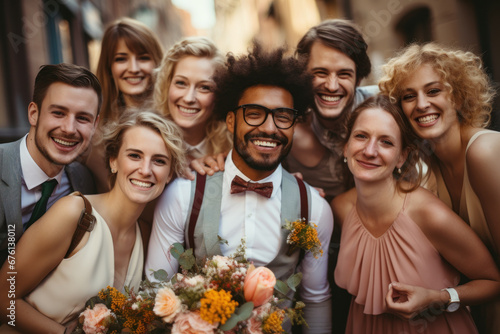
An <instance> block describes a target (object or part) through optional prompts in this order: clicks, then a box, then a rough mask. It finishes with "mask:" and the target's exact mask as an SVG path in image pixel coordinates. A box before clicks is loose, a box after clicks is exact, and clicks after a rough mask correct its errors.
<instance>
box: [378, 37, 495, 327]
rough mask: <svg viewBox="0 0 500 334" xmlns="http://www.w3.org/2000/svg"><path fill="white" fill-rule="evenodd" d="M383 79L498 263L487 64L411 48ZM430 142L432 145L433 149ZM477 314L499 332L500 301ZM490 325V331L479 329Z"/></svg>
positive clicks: (453, 203)
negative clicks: (487, 128) (485, 67)
mask: <svg viewBox="0 0 500 334" xmlns="http://www.w3.org/2000/svg"><path fill="white" fill-rule="evenodd" d="M384 71H385V76H384V77H383V78H382V79H381V81H380V82H379V87H380V90H381V93H382V94H386V95H389V96H390V97H391V99H392V100H393V102H396V103H398V104H399V105H400V107H401V108H402V109H403V111H404V113H405V115H406V116H407V117H408V119H409V121H410V123H411V125H412V127H413V129H414V130H415V132H416V133H417V135H418V136H419V137H420V138H421V139H423V140H424V143H425V144H423V145H422V146H421V147H422V148H423V149H422V150H421V154H422V155H423V156H424V158H428V163H429V164H430V167H431V169H430V170H431V171H432V172H433V175H434V176H435V178H436V183H437V194H438V196H439V198H440V199H442V200H443V201H444V202H445V203H446V204H447V205H448V206H449V207H450V208H452V209H453V211H455V212H456V213H457V214H459V215H460V217H461V218H462V219H463V220H465V221H466V222H467V223H468V224H469V225H470V226H471V227H472V229H473V230H474V231H475V232H476V234H477V235H478V236H479V237H480V238H481V240H482V241H483V242H484V243H485V244H486V246H487V247H488V249H489V250H490V252H491V254H492V255H493V258H494V259H495V261H496V262H497V265H498V264H500V259H499V247H500V216H499V215H498V204H499V203H500V173H498V165H500V155H499V154H498V153H499V152H500V134H499V133H498V132H496V131H491V130H486V129H485V127H486V126H487V125H488V123H489V120H490V113H491V110H492V107H491V103H492V100H493V97H494V95H495V91H494V90H493V88H492V86H491V84H490V81H489V79H488V76H487V74H486V73H485V72H484V68H483V65H482V62H481V59H480V58H479V57H478V56H476V55H474V54H473V53H471V52H464V51H461V50H452V49H447V48H445V47H443V46H440V45H438V44H436V43H429V44H425V45H418V44H413V45H410V46H408V47H407V48H405V49H404V50H402V52H401V53H399V54H398V55H397V56H396V57H394V58H392V59H391V60H389V62H388V63H387V64H386V65H385V66H384ZM427 144H429V145H427ZM481 307H482V308H483V309H482V310H478V311H477V312H474V313H475V314H476V317H477V316H479V315H481V316H483V318H482V319H480V320H478V318H476V324H477V325H478V327H479V329H480V332H481V333H500V301H499V300H498V299H497V301H496V302H495V303H494V304H493V305H492V304H489V305H483V306H481ZM481 326H484V328H481Z"/></svg>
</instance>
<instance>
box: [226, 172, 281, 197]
mask: <svg viewBox="0 0 500 334" xmlns="http://www.w3.org/2000/svg"><path fill="white" fill-rule="evenodd" d="M247 190H251V191H255V192H256V193H257V194H259V195H262V196H264V197H267V198H270V197H271V194H272V193H273V183H272V182H265V183H256V182H250V181H248V182H247V181H245V180H243V179H242V178H241V177H239V176H238V175H236V176H235V177H234V179H233V181H232V182H231V194H237V193H241V192H244V191H247Z"/></svg>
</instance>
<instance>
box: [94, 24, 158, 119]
mask: <svg viewBox="0 0 500 334" xmlns="http://www.w3.org/2000/svg"><path fill="white" fill-rule="evenodd" d="M120 39H123V40H124V41H125V44H126V45H127V47H128V48H129V49H130V50H131V51H132V52H134V53H137V54H142V53H148V54H150V55H151V57H152V59H153V62H154V64H155V67H158V65H159V64H160V62H161V59H162V57H163V48H162V46H161V44H160V41H159V40H158V38H157V37H156V35H155V33H154V32H153V31H152V30H151V29H149V28H148V27H147V26H146V25H145V24H143V23H141V22H139V21H136V20H134V19H131V18H128V17H124V18H121V19H118V20H116V21H114V22H112V23H111V24H110V25H109V26H108V27H107V28H106V31H105V32H104V36H103V38H102V43H101V45H102V48H101V54H100V56H99V63H98V65H97V73H96V75H97V78H98V79H99V82H100V83H101V85H102V93H103V94H102V95H103V102H102V108H101V120H100V122H99V123H100V126H104V125H105V124H106V123H107V122H108V121H114V120H116V119H117V118H118V117H119V114H120V111H121V110H122V109H123V108H124V107H125V103H124V102H123V101H122V97H121V94H120V91H119V90H118V86H117V85H116V83H115V82H114V80H113V77H112V75H111V65H112V64H113V59H114V56H115V52H116V47H117V45H118V42H119V41H120ZM152 80H154V76H153V77H152ZM152 93H153V83H151V88H149V89H148V90H147V91H146V92H145V96H144V99H145V100H146V99H148V98H150V97H151V95H152Z"/></svg>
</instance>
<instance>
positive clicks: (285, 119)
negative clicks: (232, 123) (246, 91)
mask: <svg viewBox="0 0 500 334" xmlns="http://www.w3.org/2000/svg"><path fill="white" fill-rule="evenodd" d="M240 108H241V109H243V119H244V120H245V122H246V123H247V124H248V125H251V126H260V125H262V124H264V122H265V121H266V119H267V115H268V114H269V113H271V115H273V121H274V125H276V127H277V128H278V129H282V130H286V129H289V128H291V127H292V125H293V123H295V120H296V119H297V116H298V113H299V112H298V111H297V110H295V109H291V108H275V109H269V108H266V107H264V106H261V105H260V104H243V105H241V106H238V107H236V109H235V110H234V111H235V112H236V110H238V109H240Z"/></svg>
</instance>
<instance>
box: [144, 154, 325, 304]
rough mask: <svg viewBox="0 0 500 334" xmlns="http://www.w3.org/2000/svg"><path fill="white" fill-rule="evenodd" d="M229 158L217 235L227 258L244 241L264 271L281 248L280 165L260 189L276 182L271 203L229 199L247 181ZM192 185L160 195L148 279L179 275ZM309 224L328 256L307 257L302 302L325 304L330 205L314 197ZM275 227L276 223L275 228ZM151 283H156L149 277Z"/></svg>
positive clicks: (249, 196) (246, 196) (180, 183)
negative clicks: (178, 252)
mask: <svg viewBox="0 0 500 334" xmlns="http://www.w3.org/2000/svg"><path fill="white" fill-rule="evenodd" d="M231 154H232V152H229V154H228V157H227V159H226V163H225V172H224V176H223V182H222V200H221V221H220V223H219V232H218V235H219V236H220V237H221V238H222V239H224V240H227V242H228V244H227V245H226V244H221V251H222V254H223V255H231V254H233V253H234V252H235V251H236V248H237V247H238V246H239V245H240V244H241V239H242V238H245V242H246V256H247V259H248V260H250V261H253V263H254V264H255V265H256V266H265V265H267V264H268V263H270V262H271V261H272V260H273V259H274V258H275V257H276V255H277V254H278V251H279V248H280V245H281V216H280V213H281V177H282V172H283V170H282V167H281V165H280V166H278V168H277V169H276V170H275V171H274V172H273V173H272V174H271V175H270V176H268V177H266V178H265V179H262V180H258V181H259V183H263V182H272V183H273V192H272V195H271V198H269V199H268V198H266V197H264V196H261V195H259V194H257V193H255V192H253V191H246V192H242V193H239V194H231V193H230V188H231V181H232V179H233V178H234V176H236V175H239V176H240V177H241V178H243V179H244V180H246V181H248V180H249V178H248V177H246V176H245V175H244V174H243V173H242V172H241V171H240V170H239V169H238V168H237V167H236V166H235V165H234V162H233V161H232V158H231ZM190 182H191V181H189V180H186V179H182V178H178V179H176V180H175V181H173V182H172V183H171V184H170V185H168V187H167V189H166V190H165V191H164V192H163V194H162V195H161V197H160V199H159V201H158V204H157V206H156V210H155V216H154V223H153V230H152V233H151V239H150V242H149V251H148V256H147V262H146V266H145V270H146V274H147V275H151V273H152V272H151V270H150V269H152V270H159V269H164V270H165V271H167V273H168V274H169V276H172V275H173V274H174V273H176V272H177V270H178V262H177V260H176V259H175V258H173V257H172V256H171V255H170V246H171V245H172V244H174V243H176V242H179V243H181V244H183V243H184V239H185V234H184V233H185V228H186V220H187V215H188V213H189V211H190V209H191V208H190V206H189V205H190V198H191V184H190ZM311 196H312V198H311V213H310V217H309V218H310V220H311V221H313V222H315V223H317V224H318V228H317V230H318V236H319V239H320V240H321V243H322V248H323V252H324V255H323V256H322V257H320V258H318V259H315V258H314V257H313V256H312V254H310V253H306V256H305V257H304V259H303V260H302V261H301V264H300V266H301V268H300V269H299V270H300V271H302V272H303V280H302V290H301V292H302V294H301V299H302V300H303V301H304V302H322V301H325V300H327V299H328V298H330V289H329V285H328V280H327V271H328V245H329V242H330V237H331V234H332V230H333V216H332V212H331V209H330V206H329V205H328V203H327V202H326V201H325V200H324V199H323V198H322V197H321V196H320V195H319V194H318V192H317V191H315V190H312V191H311ZM273 222H274V223H273ZM151 278H152V277H151Z"/></svg>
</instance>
